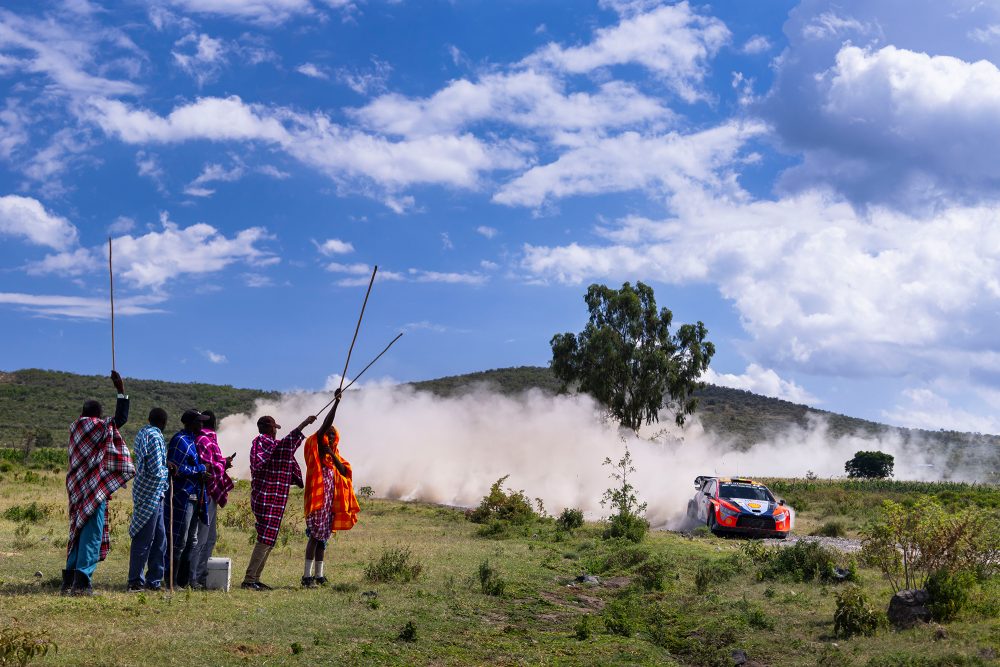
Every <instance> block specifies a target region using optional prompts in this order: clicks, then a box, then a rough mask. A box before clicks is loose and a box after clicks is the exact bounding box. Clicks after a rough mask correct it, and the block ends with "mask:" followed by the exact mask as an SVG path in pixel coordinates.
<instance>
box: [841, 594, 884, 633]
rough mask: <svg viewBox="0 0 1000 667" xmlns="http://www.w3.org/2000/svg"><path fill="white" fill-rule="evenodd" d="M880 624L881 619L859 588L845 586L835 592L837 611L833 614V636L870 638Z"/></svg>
mask: <svg viewBox="0 0 1000 667" xmlns="http://www.w3.org/2000/svg"><path fill="white" fill-rule="evenodd" d="M880 624H881V617H880V616H879V614H878V612H876V611H875V608H874V607H872V605H871V602H869V601H868V596H867V595H865V592H864V591H863V590H861V587H860V586H847V587H846V588H842V589H840V590H839V591H837V610H836V611H835V612H833V634H834V635H836V636H837V637H854V636H855V635H864V636H865V637H871V636H873V635H874V634H875V632H876V631H877V630H878V627H879V625H880Z"/></svg>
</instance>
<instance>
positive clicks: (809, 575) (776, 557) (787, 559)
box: [760, 541, 838, 581]
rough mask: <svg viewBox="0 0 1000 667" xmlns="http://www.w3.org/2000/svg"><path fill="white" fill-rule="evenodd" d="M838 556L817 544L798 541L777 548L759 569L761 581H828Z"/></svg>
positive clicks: (832, 573) (831, 576)
mask: <svg viewBox="0 0 1000 667" xmlns="http://www.w3.org/2000/svg"><path fill="white" fill-rule="evenodd" d="M837 558H838V554H837V552H835V551H834V550H833V549H829V548H827V547H824V546H823V545H821V544H819V543H818V542H808V541H799V542H796V543H795V544H793V545H792V546H790V547H778V548H777V549H776V550H775V551H774V553H773V555H772V556H771V557H770V558H769V559H768V560H767V562H765V563H764V564H763V565H762V566H761V569H760V576H761V578H762V579H779V578H788V579H791V580H792V581H813V580H814V579H819V580H820V581H829V580H831V579H832V578H833V575H834V568H835V567H836V566H837Z"/></svg>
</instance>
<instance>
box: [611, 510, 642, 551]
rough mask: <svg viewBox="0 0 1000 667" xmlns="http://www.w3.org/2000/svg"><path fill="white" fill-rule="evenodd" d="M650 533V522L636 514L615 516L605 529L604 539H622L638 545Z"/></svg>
mask: <svg viewBox="0 0 1000 667" xmlns="http://www.w3.org/2000/svg"><path fill="white" fill-rule="evenodd" d="M648 532H649V522H648V521H646V520H645V519H643V518H642V517H641V516H636V515H635V514H615V515H614V516H612V517H611V519H610V520H609V521H608V525H607V527H606V528H605V529H604V539H606V540H608V539H615V538H620V539H623V540H628V541H629V542H635V543H636V544H638V543H639V542H642V540H643V538H645V537H646V533H648Z"/></svg>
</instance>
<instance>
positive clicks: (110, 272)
mask: <svg viewBox="0 0 1000 667" xmlns="http://www.w3.org/2000/svg"><path fill="white" fill-rule="evenodd" d="M108 278H109V280H110V282H111V370H117V369H116V368H115V271H114V269H113V268H112V264H111V237H110V236H109V237H108Z"/></svg>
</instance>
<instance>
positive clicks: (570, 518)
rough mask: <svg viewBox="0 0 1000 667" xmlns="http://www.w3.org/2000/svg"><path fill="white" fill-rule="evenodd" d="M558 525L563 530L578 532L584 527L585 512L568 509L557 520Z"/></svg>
mask: <svg viewBox="0 0 1000 667" xmlns="http://www.w3.org/2000/svg"><path fill="white" fill-rule="evenodd" d="M556 525H557V526H559V527H560V528H562V529H563V530H576V529H577V528H580V527H582V526H583V510H578V509H576V508H575V507H567V508H566V509H564V510H563V511H562V514H560V515H559V518H558V519H556Z"/></svg>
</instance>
